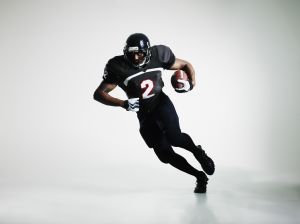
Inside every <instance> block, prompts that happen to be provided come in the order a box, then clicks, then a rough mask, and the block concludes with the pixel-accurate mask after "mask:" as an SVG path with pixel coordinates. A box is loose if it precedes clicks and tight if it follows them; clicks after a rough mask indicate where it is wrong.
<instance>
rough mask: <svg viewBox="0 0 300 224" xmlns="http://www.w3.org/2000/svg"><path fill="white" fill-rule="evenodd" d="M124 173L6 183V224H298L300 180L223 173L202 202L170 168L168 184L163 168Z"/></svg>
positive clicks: (1, 212) (2, 209)
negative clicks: (128, 174) (127, 174)
mask: <svg viewBox="0 0 300 224" xmlns="http://www.w3.org/2000/svg"><path fill="white" fill-rule="evenodd" d="M160 168H161V167H160ZM122 172H123V173H122V176H123V177H124V178H123V179H122V178H121V179H120V178H117V179H118V180H117V179H116V178H109V177H105V176H103V177H102V178H101V179H102V181H99V180H93V181H91V177H88V178H87V179H86V180H83V179H82V181H79V180H76V181H73V182H72V181H70V180H67V181H63V180H61V181H57V180H56V181H48V182H47V181H40V182H38V181H36V180H35V181H36V182H30V181H27V182H26V181H23V183H22V182H20V181H19V182H15V183H12V181H11V182H10V183H8V181H6V182H5V181H2V184H1V189H0V190H1V191H0V223H1V224H27V223H28V224H44V223H47V224H48V223H49V224H50V223H51V224H63V223H68V224H71V223H72V224H77V223H78V224H82V223H88V224H93V223H101V224H102V223H130V224H133V223H139V224H140V223H151V224H152V223H172V224H177V223H178V224H179V223H180V224H182V223H184V224H189V223H190V224H194V223H251V224H253V223H264V224H266V223H270V224H271V223H272V224H277V223H284V224H289V223H300V214H299V211H300V184H299V183H298V184H297V183H296V182H295V181H294V182H293V181H287V180H284V179H282V178H274V177H270V175H268V176H267V175H259V174H257V173H255V174H254V173H251V172H246V171H236V170H233V169H227V170H225V169H224V170H222V171H221V170H219V172H217V173H216V174H215V175H214V176H213V177H211V178H210V181H209V185H208V192H207V194H204V195H203V194H194V193H192V190H193V187H194V180H192V179H191V178H190V177H188V176H185V175H178V173H174V172H173V171H172V170H171V169H170V172H169V170H167V171H165V170H162V172H165V173H163V174H162V175H164V177H168V178H161V177H160V175H159V174H160V173H159V169H157V170H149V171H147V172H146V174H149V175H150V174H151V173H152V174H154V173H155V174H156V175H152V176H149V177H148V178H145V177H142V176H141V175H140V174H139V173H138V172H131V173H133V175H131V176H127V177H126V176H124V175H123V174H125V173H126V172H127V170H126V168H125V169H123V170H122ZM168 172H169V173H168ZM119 175H120V176H121V174H120V173H119ZM88 180H89V181H88Z"/></svg>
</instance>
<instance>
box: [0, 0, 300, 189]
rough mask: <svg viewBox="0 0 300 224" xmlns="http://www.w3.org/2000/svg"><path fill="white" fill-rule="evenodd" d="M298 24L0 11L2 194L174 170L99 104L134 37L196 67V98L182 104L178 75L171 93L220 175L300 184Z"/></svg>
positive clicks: (187, 12) (117, 4)
mask: <svg viewBox="0 0 300 224" xmlns="http://www.w3.org/2000/svg"><path fill="white" fill-rule="evenodd" d="M299 12H300V2H299V1H259V0H257V1H234V0H231V1H192V0H189V1H187V0H185V1H176V2H174V1H170V0H168V1H158V0H155V1H137V0H133V1H122V0H110V1H106V2H104V1H8V0H7V1H3V0H2V1H0V49H1V50H0V64H1V66H0V71H1V76H0V85H1V88H0V91H1V94H0V102H1V110H0V124H1V125H0V136H1V141H0V181H1V182H0V183H2V184H13V183H16V184H18V183H27V182H28V183H31V182H32V181H33V182H36V181H38V182H43V181H49V180H51V181H52V182H53V180H59V181H75V182H81V181H91V182H92V181H94V180H97V179H98V180H99V179H100V180H101V178H105V176H106V175H108V176H114V175H119V174H120V173H122V172H126V171H124V170H126V169H128V170H129V169H132V170H135V174H136V175H142V174H144V173H147V172H148V171H147V170H149V169H150V170H151V171H149V172H148V173H147V174H149V175H154V174H157V173H159V172H164V171H163V170H164V169H167V168H166V166H163V165H161V164H160V162H159V161H158V159H157V158H156V157H155V155H154V153H153V152H152V151H151V150H149V149H148V148H147V147H146V145H145V144H144V142H143V140H142V139H141V137H140V136H139V132H138V121H137V119H136V117H135V114H133V113H130V112H126V111H124V110H122V109H121V108H113V107H106V106H104V105H101V104H99V103H97V102H96V101H93V99H92V94H93V92H94V90H95V88H96V87H97V86H98V84H99V83H100V81H101V77H102V71H103V68H104V66H105V64H106V62H107V60H108V59H109V58H111V57H113V56H114V55H117V54H121V53H122V49H123V46H124V43H125V40H126V38H127V36H128V35H130V34H131V33H134V32H144V33H145V34H146V35H148V37H149V38H150V41H151V44H152V45H155V44H165V45H168V46H169V47H171V49H172V50H173V51H174V53H175V55H176V56H177V57H178V58H182V59H185V60H188V61H190V62H191V63H192V64H193V65H194V67H195V70H196V74H197V86H196V88H195V89H194V90H193V91H192V92H190V93H188V94H177V93H175V92H174V91H173V89H172V88H171V86H170V81H169V79H170V74H171V73H170V72H166V73H165V75H164V77H163V78H164V82H165V92H166V93H167V94H168V95H169V96H170V97H171V99H172V100H173V102H174V104H175V106H176V108H177V111H178V114H179V117H180V121H181V126H182V130H183V131H185V132H187V133H189V134H190V135H191V136H192V137H193V139H194V140H195V142H196V143H199V144H202V145H203V147H204V148H205V149H206V151H207V152H208V154H209V155H211V156H212V157H213V158H214V159H215V162H216V165H217V170H218V168H219V169H222V168H226V167H229V168H239V169H245V170H258V171H262V172H265V173H274V174H285V175H288V177H291V178H292V177H296V178H299V177H300V175H299V172H298V171H299V170H300V165H299V164H300V163H299V154H300V153H299V143H300V142H299V133H300V128H299V120H300V119H299V115H300V106H299V102H300V88H299V83H300V73H299V72H300V55H299V52H300V44H299V40H300V33H299V31H300V24H299V23H300V22H299V21H300V13H299ZM113 95H115V96H119V97H121V98H124V97H125V95H124V94H123V93H122V92H121V91H120V90H116V91H114V92H113ZM178 152H179V153H183V154H184V155H186V156H187V157H188V159H189V160H190V161H191V163H193V164H195V161H194V160H193V158H191V157H189V155H188V154H185V152H184V151H182V150H178ZM163 167H164V168H163ZM172 172H173V171H172ZM127 175H128V174H127ZM127 178H130V177H129V176H127ZM133 178H134V177H133ZM162 178H163V177H162Z"/></svg>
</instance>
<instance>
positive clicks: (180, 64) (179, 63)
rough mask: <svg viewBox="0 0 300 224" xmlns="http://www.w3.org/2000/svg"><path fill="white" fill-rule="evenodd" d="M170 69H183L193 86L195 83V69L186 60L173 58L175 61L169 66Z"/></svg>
mask: <svg viewBox="0 0 300 224" xmlns="http://www.w3.org/2000/svg"><path fill="white" fill-rule="evenodd" d="M169 69H170V70H183V71H185V73H186V74H187V76H188V77H189V79H190V80H191V83H192V85H193V87H194V86H195V85H196V79H195V70H194V68H193V66H192V64H191V63H189V62H188V61H185V60H182V59H179V58H175V62H174V63H173V65H172V66H171V67H170V68H169Z"/></svg>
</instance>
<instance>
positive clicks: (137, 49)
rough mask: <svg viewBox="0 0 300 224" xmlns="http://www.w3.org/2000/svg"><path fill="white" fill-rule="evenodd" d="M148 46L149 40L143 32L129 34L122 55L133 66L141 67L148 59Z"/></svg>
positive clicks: (149, 53)
mask: <svg viewBox="0 0 300 224" xmlns="http://www.w3.org/2000/svg"><path fill="white" fill-rule="evenodd" d="M149 48H150V41H149V39H148V37H147V36H146V35H145V34H142V33H134V34H131V35H130V36H129V37H128V38H127V40H126V44H125V47H124V50H123V52H124V57H125V59H126V60H128V61H129V62H130V63H131V64H132V65H133V66H134V67H136V68H141V67H142V66H144V65H145V64H147V63H149V61H150V57H151V52H150V49H149Z"/></svg>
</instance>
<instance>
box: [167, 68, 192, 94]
mask: <svg viewBox="0 0 300 224" xmlns="http://www.w3.org/2000/svg"><path fill="white" fill-rule="evenodd" d="M171 84H172V86H173V88H174V89H175V91H176V92H179V93H185V92H188V91H190V90H192V88H193V85H192V82H191V81H190V80H189V78H188V76H187V74H186V73H185V72H184V71H182V70H176V71H175V72H174V74H173V75H172V77H171Z"/></svg>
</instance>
